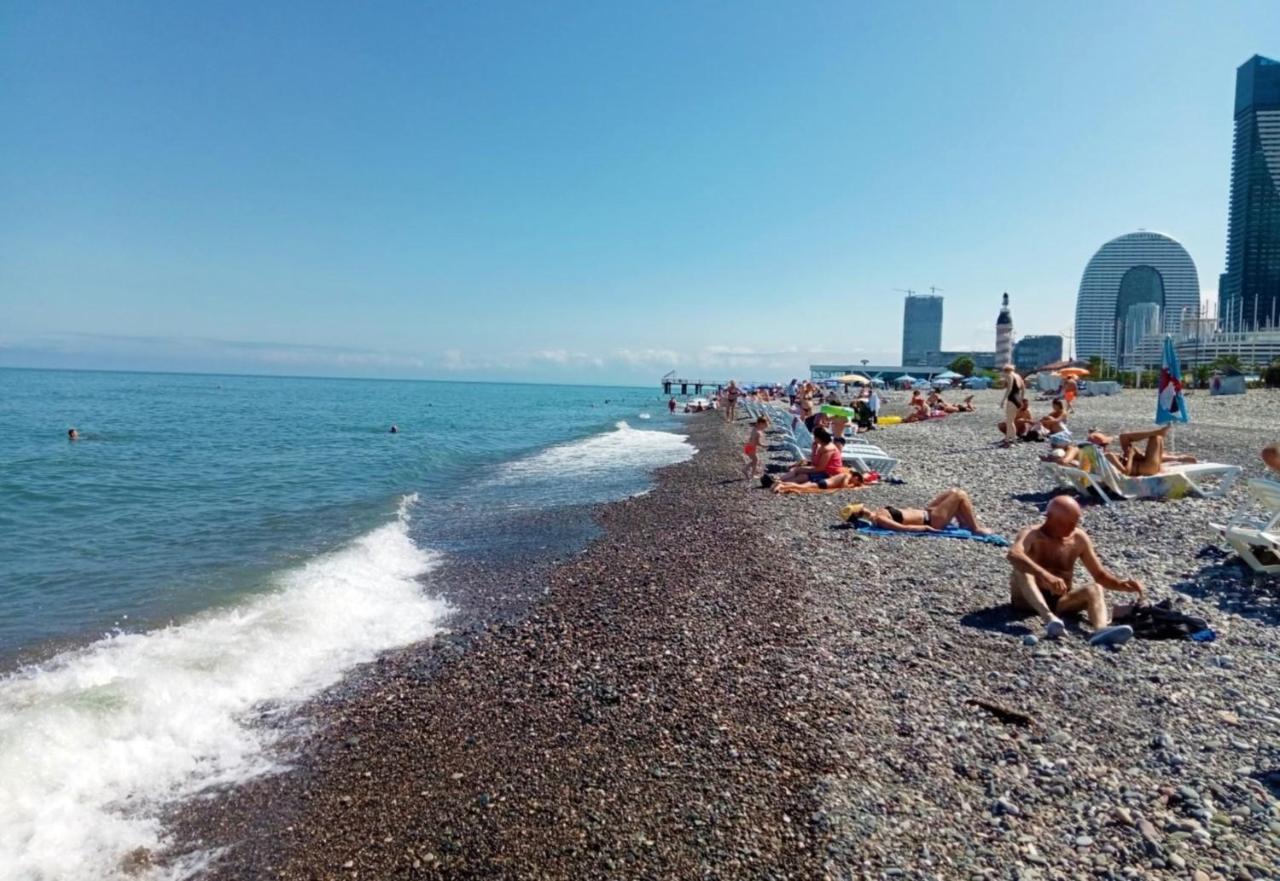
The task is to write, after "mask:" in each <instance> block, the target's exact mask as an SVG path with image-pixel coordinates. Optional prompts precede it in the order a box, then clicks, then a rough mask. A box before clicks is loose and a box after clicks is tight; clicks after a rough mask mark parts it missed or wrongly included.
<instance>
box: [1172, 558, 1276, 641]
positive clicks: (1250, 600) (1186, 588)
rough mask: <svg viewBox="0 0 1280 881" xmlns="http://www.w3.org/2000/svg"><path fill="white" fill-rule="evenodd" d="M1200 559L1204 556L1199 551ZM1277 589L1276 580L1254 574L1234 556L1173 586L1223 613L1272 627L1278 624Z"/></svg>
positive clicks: (1213, 563)
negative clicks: (1210, 604) (1212, 605)
mask: <svg viewBox="0 0 1280 881" xmlns="http://www.w3.org/2000/svg"><path fill="white" fill-rule="evenodd" d="M1208 547H1215V546H1213V545H1210V546H1208ZM1219 553H1222V552H1221V551H1219ZM1200 556H1201V557H1202V558H1203V557H1205V556H1208V555H1206V554H1205V552H1204V551H1201V553H1200ZM1215 556H1216V555H1215ZM1277 588H1280V579H1278V578H1276V577H1275V576H1273V575H1262V574H1260V573H1257V572H1254V571H1253V570H1252V569H1250V568H1249V567H1248V566H1247V565H1245V562H1244V561H1243V560H1241V559H1240V558H1239V557H1237V556H1236V555H1235V554H1228V555H1226V556H1225V557H1223V558H1222V559H1219V560H1217V561H1214V562H1208V563H1206V565H1205V566H1203V567H1201V569H1200V570H1199V571H1198V572H1196V573H1195V574H1194V575H1192V576H1191V577H1190V578H1189V579H1186V580H1184V581H1179V582H1177V583H1175V584H1174V585H1173V589H1174V590H1177V591H1180V592H1181V593H1185V594H1187V595H1188V596H1193V597H1195V598H1196V599H1198V600H1203V601H1205V602H1209V603H1213V604H1214V605H1215V606H1217V607H1218V608H1219V609H1221V610H1222V611H1223V612H1227V613H1229V614H1232V615H1239V616H1240V617H1241V618H1251V619H1253V620H1254V621H1261V622H1262V623H1264V624H1269V625H1271V626H1272V627H1275V626H1278V625H1280V602H1277V594H1278V591H1277Z"/></svg>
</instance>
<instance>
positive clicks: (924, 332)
mask: <svg viewBox="0 0 1280 881" xmlns="http://www.w3.org/2000/svg"><path fill="white" fill-rule="evenodd" d="M941 348H942V298H941V297H938V296H925V295H917V294H907V298H906V300H905V301H904V303H903V307H902V363H903V364H906V365H908V366H909V365H914V364H925V363H927V359H928V355H929V353H930V352H936V351H938V350H939V349H941Z"/></svg>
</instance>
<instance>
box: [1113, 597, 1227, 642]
mask: <svg viewBox="0 0 1280 881" xmlns="http://www.w3.org/2000/svg"><path fill="white" fill-rule="evenodd" d="M1116 623H1117V624H1128V625H1129V626H1130V627H1132V628H1133V635H1134V636H1136V637H1137V638H1138V639H1195V640H1196V641H1198V642H1206V641H1208V640H1207V639H1206V637H1205V636H1204V635H1203V634H1205V633H1210V634H1211V633H1213V631H1212V630H1210V629H1209V622H1208V621H1206V620H1205V619H1204V618H1200V617H1197V616H1196V615H1186V614H1184V613H1182V612H1179V611H1177V610H1176V609H1174V608H1173V600H1162V601H1160V602H1158V603H1156V604H1155V605H1148V604H1146V603H1139V604H1138V605H1136V606H1134V607H1133V611H1131V612H1130V613H1129V614H1128V615H1126V616H1125V617H1124V618H1123V619H1117V621H1116Z"/></svg>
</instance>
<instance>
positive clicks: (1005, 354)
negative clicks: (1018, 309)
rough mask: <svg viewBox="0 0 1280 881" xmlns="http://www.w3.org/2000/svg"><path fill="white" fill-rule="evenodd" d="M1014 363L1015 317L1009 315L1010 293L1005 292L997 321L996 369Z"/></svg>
mask: <svg viewBox="0 0 1280 881" xmlns="http://www.w3.org/2000/svg"><path fill="white" fill-rule="evenodd" d="M1012 363H1013V316H1012V315H1010V314H1009V292H1008V291H1005V294H1004V303H1003V305H1001V307H1000V317H999V318H997V319H996V369H997V370H999V369H1001V368H1002V367H1004V365H1006V364H1012Z"/></svg>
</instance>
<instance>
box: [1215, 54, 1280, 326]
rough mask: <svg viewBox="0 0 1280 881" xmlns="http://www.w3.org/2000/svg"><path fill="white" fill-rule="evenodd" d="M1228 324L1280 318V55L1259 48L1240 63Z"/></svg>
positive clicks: (1221, 290)
mask: <svg viewBox="0 0 1280 881" xmlns="http://www.w3.org/2000/svg"><path fill="white" fill-rule="evenodd" d="M1218 320H1219V322H1220V324H1221V327H1222V330H1223V331H1229V332H1241V331H1251V330H1256V329H1259V328H1264V327H1271V328H1274V327H1275V326H1276V324H1277V321H1278V320H1280V62H1278V61H1274V60H1272V59H1270V58H1263V57H1262V56H1260V55H1255V56H1253V57H1252V58H1250V59H1249V60H1248V61H1246V62H1245V63H1244V64H1242V65H1240V67H1239V68H1237V69H1236V101H1235V143H1234V146H1233V149H1232V155H1231V201H1230V207H1229V220H1228V223H1227V261H1226V271H1225V272H1223V273H1222V275H1221V276H1219V279H1218Z"/></svg>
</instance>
